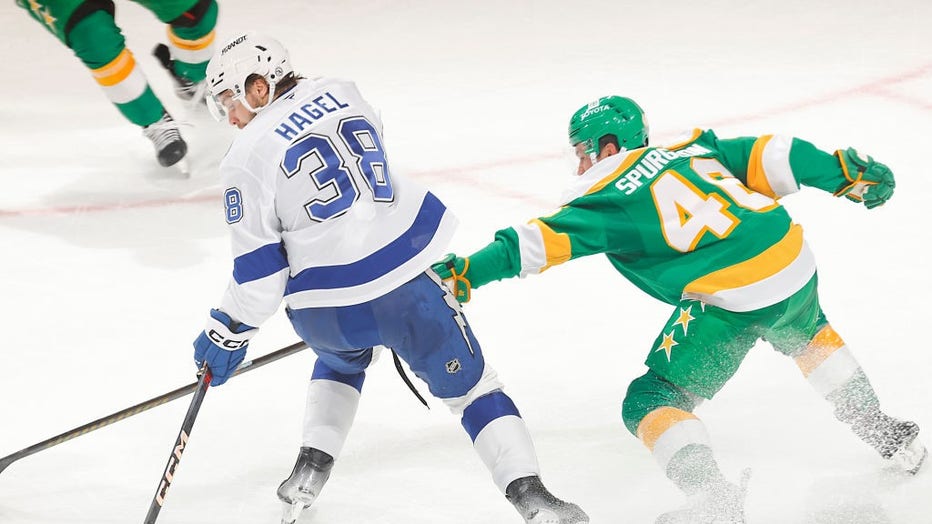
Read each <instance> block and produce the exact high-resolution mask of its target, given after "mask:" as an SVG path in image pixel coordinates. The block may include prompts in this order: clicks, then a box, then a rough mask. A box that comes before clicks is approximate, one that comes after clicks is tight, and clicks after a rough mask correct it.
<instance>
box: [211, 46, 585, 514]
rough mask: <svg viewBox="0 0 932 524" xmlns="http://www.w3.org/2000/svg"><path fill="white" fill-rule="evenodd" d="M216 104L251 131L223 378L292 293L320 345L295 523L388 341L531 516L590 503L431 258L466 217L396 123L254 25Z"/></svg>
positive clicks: (227, 200) (219, 327)
mask: <svg viewBox="0 0 932 524" xmlns="http://www.w3.org/2000/svg"><path fill="white" fill-rule="evenodd" d="M207 82H208V95H209V96H208V106H209V107H210V108H211V110H212V112H214V113H215V116H218V117H226V119H227V120H228V122H229V123H230V124H232V125H235V126H237V127H238V128H240V129H241V130H242V132H241V133H240V134H239V135H238V136H237V138H236V139H235V140H234V142H233V144H232V146H231V147H230V150H229V152H228V153H227V155H226V157H225V158H224V159H223V161H222V162H221V164H220V174H221V177H222V183H223V184H224V185H223V187H225V188H226V189H225V191H224V195H223V198H224V205H225V208H226V220H227V223H228V224H229V226H230V232H231V234H232V243H233V256H234V264H233V278H232V280H231V281H230V284H229V287H228V288H227V291H226V293H225V294H224V296H223V299H222V301H221V303H220V307H219V308H217V309H212V310H211V311H210V316H209V318H208V324H207V327H206V329H205V331H204V332H203V333H201V334H200V336H199V337H198V338H197V340H196V341H195V343H194V346H195V352H194V358H195V361H196V362H197V363H198V365H201V364H202V363H204V362H206V363H207V366H208V367H209V369H210V371H211V373H212V375H213V382H212V385H213V386H218V385H220V384H222V383H224V382H225V381H226V380H227V379H228V378H229V376H230V374H231V373H232V372H233V371H234V370H235V369H236V366H237V365H238V364H239V363H240V362H242V360H243V358H244V357H245V353H246V349H247V346H248V344H249V340H250V338H251V337H252V336H253V335H254V334H255V333H256V331H257V329H258V327H259V326H260V325H261V324H262V322H264V321H265V320H266V319H267V318H269V317H270V316H271V315H273V314H274V313H275V311H276V310H277V309H278V307H279V305H280V304H281V301H282V300H283V299H284V300H285V302H286V306H287V307H286V311H287V314H288V317H289V319H290V320H291V322H292V324H293V326H294V329H295V331H296V332H297V333H298V335H300V336H301V338H302V339H304V341H306V342H307V344H308V346H310V347H311V348H312V349H313V350H314V352H315V353H316V354H317V361H316V363H315V365H314V370H313V373H312V375H311V380H310V385H309V388H308V398H307V408H306V412H305V423H304V434H303V446H302V447H301V450H300V452H299V454H298V460H297V462H296V464H295V466H294V470H293V472H292V474H291V476H290V477H289V478H288V479H286V480H285V481H284V482H282V484H281V486H280V487H279V489H278V497H279V498H280V499H281V500H282V502H283V503H284V515H283V518H282V521H283V522H285V523H291V522H294V521H295V520H296V518H297V517H298V515H299V514H300V512H301V511H302V510H303V509H305V508H307V507H309V506H310V505H311V504H312V503H313V502H314V500H315V499H316V498H317V496H318V495H319V493H320V490H321V488H322V487H323V486H324V484H325V483H326V482H327V479H328V477H329V476H330V471H331V469H332V468H333V464H334V459H336V458H337V457H339V455H340V450H341V448H342V447H343V443H344V441H345V439H346V436H347V434H348V432H349V430H350V426H351V425H352V423H353V418H354V416H355V413H356V408H357V405H358V403H359V397H360V391H361V388H362V384H363V381H364V380H365V370H366V367H367V366H368V365H369V364H370V363H371V362H372V359H373V351H374V348H375V347H376V346H385V347H387V348H390V349H391V350H393V351H394V352H395V353H396V354H397V355H398V356H400V357H401V359H403V360H404V361H405V362H407V363H408V365H409V366H410V368H411V370H412V371H413V372H414V374H415V375H417V376H418V377H419V378H420V379H422V380H423V381H425V382H426V383H427V385H428V387H429V389H430V392H431V393H432V394H433V395H434V396H435V397H437V398H440V399H442V401H443V402H444V403H445V404H446V405H447V406H448V407H449V408H450V410H451V411H453V413H455V414H457V415H461V416H462V424H463V427H464V428H465V429H466V431H467V433H468V434H469V436H470V438H471V439H472V441H473V445H474V448H475V450H476V452H477V453H478V454H479V456H480V458H481V459H482V461H483V462H484V463H485V465H486V466H487V467H488V469H489V471H490V472H491V474H492V478H493V480H494V482H495V484H496V485H497V486H498V488H499V489H500V490H501V491H502V492H503V493H504V494H505V496H506V498H507V499H508V500H509V501H510V502H511V503H512V504H513V505H514V506H515V508H516V509H517V510H518V512H519V513H520V514H521V516H522V517H523V518H524V520H525V522H529V523H552V524H574V523H587V522H589V518H588V517H587V516H586V514H585V513H584V512H583V511H582V510H581V509H580V508H579V507H578V506H577V505H575V504H571V503H567V502H564V501H562V500H560V499H557V498H556V497H554V496H553V495H552V494H550V492H549V491H547V489H546V488H545V487H544V485H543V484H542V483H541V480H540V470H539V467H538V464H537V457H536V453H535V451H534V446H533V443H532V441H531V438H530V435H529V433H528V430H527V428H526V426H525V423H524V421H523V419H522V418H521V416H520V414H519V413H518V410H517V408H516V407H515V404H514V403H513V402H512V400H511V399H510V398H509V397H508V395H506V394H505V393H504V392H503V391H502V387H503V386H502V383H501V382H500V381H499V380H498V378H497V376H496V374H495V371H494V370H493V369H492V368H491V367H490V366H489V365H488V364H487V363H486V362H485V360H484V358H483V355H482V350H481V348H480V346H479V342H478V341H477V340H476V338H475V336H474V335H473V332H472V329H471V328H470V326H469V324H468V323H467V321H466V318H465V317H464V316H463V313H462V311H461V309H460V306H459V303H458V302H457V301H456V298H455V297H454V296H453V295H452V294H451V293H450V292H449V290H448V289H447V288H446V287H445V286H444V285H443V284H442V283H441V281H440V279H439V278H438V277H437V274H436V273H434V271H433V270H431V269H430V264H431V262H433V261H434V260H435V259H437V258H439V257H440V256H442V255H443V253H444V252H445V250H446V246H447V242H448V240H449V239H450V237H451V235H452V233H453V230H454V227H455V225H456V221H455V218H454V217H453V216H452V214H451V213H450V212H449V211H448V210H447V209H446V207H445V206H444V205H443V203H442V202H440V200H439V199H438V198H437V197H436V196H434V195H433V194H432V193H430V192H429V191H427V190H426V189H424V188H422V187H419V186H418V185H417V184H415V183H412V182H411V181H409V180H405V179H404V178H402V177H400V176H398V175H397V174H396V173H393V172H392V171H391V169H390V167H389V164H388V161H387V160H386V156H385V149H384V146H383V142H382V133H381V130H382V123H381V121H380V119H379V116H378V114H377V113H376V112H375V111H374V110H373V109H372V107H370V105H369V104H368V103H367V102H366V101H365V100H363V98H362V97H361V95H360V94H359V92H358V90H357V89H356V86H355V85H354V84H353V83H352V82H349V81H343V80H335V79H313V80H310V79H305V78H303V77H301V76H300V75H296V74H295V73H294V71H293V69H292V66H291V64H290V62H289V58H288V53H287V51H286V50H285V49H284V48H283V47H282V46H281V44H280V43H278V42H277V41H276V40H274V39H272V38H269V37H267V36H263V35H260V34H257V33H255V32H247V33H244V34H240V35H238V36H236V37H235V38H232V39H231V40H230V41H228V42H227V43H225V44H224V45H222V46H220V48H219V50H218V52H217V54H216V55H215V56H214V58H213V59H212V60H211V61H210V63H209V65H208V67H207Z"/></svg>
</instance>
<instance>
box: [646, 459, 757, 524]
mask: <svg viewBox="0 0 932 524" xmlns="http://www.w3.org/2000/svg"><path fill="white" fill-rule="evenodd" d="M750 477H751V470H748V469H746V470H744V471H743V472H742V473H741V482H740V484H732V483H731V482H728V481H724V480H722V481H718V482H715V483H712V484H710V485H709V486H708V487H706V488H704V489H701V490H700V491H699V492H698V493H696V494H695V495H693V496H692V498H691V500H690V501H689V502H688V503H687V504H686V506H684V507H682V508H680V509H677V510H674V511H670V512H667V513H664V514H663V515H660V517H658V518H657V520H656V524H744V523H746V522H747V520H746V519H745V517H744V499H745V497H746V496H747V486H748V480H749V479H750Z"/></svg>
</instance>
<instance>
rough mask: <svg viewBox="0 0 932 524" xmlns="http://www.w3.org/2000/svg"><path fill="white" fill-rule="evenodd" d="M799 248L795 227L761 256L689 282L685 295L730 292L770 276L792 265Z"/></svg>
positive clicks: (800, 233)
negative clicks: (728, 290)
mask: <svg viewBox="0 0 932 524" xmlns="http://www.w3.org/2000/svg"><path fill="white" fill-rule="evenodd" d="M802 249H803V228H802V227H801V226H800V225H799V224H793V225H792V226H790V230H789V231H787V233H786V235H784V237H783V238H782V239H780V240H779V241H778V242H777V243H776V244H774V245H772V246H770V247H769V248H767V249H766V250H764V252H763V253H761V254H759V255H757V256H755V257H752V258H749V259H748V260H745V261H744V262H739V263H737V264H735V265H733V266H729V267H726V268H723V269H720V270H718V271H714V272H712V273H709V274H708V275H705V276H703V277H700V278H697V279H696V280H693V281H692V282H690V283H689V284H687V285H686V288H685V289H684V291H685V292H687V293H701V294H708V295H711V294H714V293H716V292H718V291H722V290H725V289H734V288H739V287H743V286H747V285H750V284H754V283H756V282H760V281H761V280H764V279H765V278H768V277H771V276H773V275H775V274H777V273H779V272H780V271H781V270H783V269H784V268H786V267H787V266H789V265H790V264H792V263H793V261H794V260H796V259H797V257H799V254H800V253H801V252H802Z"/></svg>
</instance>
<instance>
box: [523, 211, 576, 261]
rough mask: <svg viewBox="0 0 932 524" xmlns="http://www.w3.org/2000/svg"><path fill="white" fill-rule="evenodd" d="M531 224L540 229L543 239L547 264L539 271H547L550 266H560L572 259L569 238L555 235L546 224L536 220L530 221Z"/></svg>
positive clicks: (559, 234)
mask: <svg viewBox="0 0 932 524" xmlns="http://www.w3.org/2000/svg"><path fill="white" fill-rule="evenodd" d="M530 223H531V224H534V225H535V226H537V227H538V229H540V234H541V237H543V239H544V253H545V254H546V255H545V256H546V257H547V262H546V264H545V265H544V267H542V268H540V270H541V271H545V270H547V269H549V268H550V267H551V266H556V265H557V264H562V263H564V262H566V261H567V260H569V259H570V258H572V257H573V249H572V246H571V243H570V236H569V235H567V234H566V233H557V232H556V231H554V230H553V229H551V228H550V226H548V225H547V224H545V223H543V222H541V221H540V220H538V219H536V218H535V219H534V220H531V222H530Z"/></svg>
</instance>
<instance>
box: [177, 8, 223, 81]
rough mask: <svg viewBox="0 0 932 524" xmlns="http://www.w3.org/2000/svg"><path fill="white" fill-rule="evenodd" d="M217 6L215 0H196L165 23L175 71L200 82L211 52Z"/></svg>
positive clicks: (212, 52)
mask: <svg viewBox="0 0 932 524" xmlns="http://www.w3.org/2000/svg"><path fill="white" fill-rule="evenodd" d="M217 13H218V7H217V2H216V0H199V1H198V2H197V3H196V4H194V6H193V7H191V9H189V10H188V11H186V12H184V13H182V15H181V16H179V17H178V18H176V19H174V20H172V21H171V22H170V23H169V25H168V43H169V46H170V48H171V56H172V58H173V59H174V71H175V74H177V75H179V76H182V77H184V78H187V79H188V80H190V81H192V82H200V81H201V80H203V79H204V78H205V76H206V73H207V62H209V61H210V58H211V57H212V56H213V54H214V39H215V36H216V33H215V32H214V27H215V26H216V25H217Z"/></svg>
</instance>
